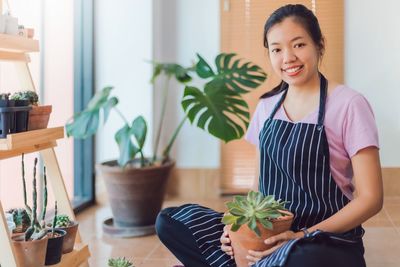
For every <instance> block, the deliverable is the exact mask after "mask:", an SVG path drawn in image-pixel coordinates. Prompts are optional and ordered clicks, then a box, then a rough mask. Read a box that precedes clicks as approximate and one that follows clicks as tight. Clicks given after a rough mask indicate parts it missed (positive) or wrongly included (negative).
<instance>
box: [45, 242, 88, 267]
mask: <svg viewBox="0 0 400 267" xmlns="http://www.w3.org/2000/svg"><path fill="white" fill-rule="evenodd" d="M89 257H90V252H89V247H88V245H81V244H75V248H74V250H73V251H72V252H70V253H67V254H64V255H63V256H62V258H61V262H60V263H58V264H55V265H49V266H54V267H71V266H79V265H80V264H82V263H84V262H86V261H87V259H88V258H89ZM46 266H47V265H46Z"/></svg>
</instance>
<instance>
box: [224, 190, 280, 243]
mask: <svg viewBox="0 0 400 267" xmlns="http://www.w3.org/2000/svg"><path fill="white" fill-rule="evenodd" d="M285 204H286V202H282V201H281V200H275V199H274V196H272V195H270V196H265V197H264V196H263V194H262V193H261V192H254V191H250V192H249V193H248V194H247V196H235V197H234V198H233V201H231V202H228V203H226V206H227V207H228V212H227V213H226V214H225V215H224V217H223V218H222V222H223V223H224V224H226V225H232V227H231V230H232V231H234V232H235V231H237V230H238V229H239V228H240V227H241V226H242V225H244V224H247V226H248V227H249V228H250V229H251V230H253V231H254V232H255V233H256V234H257V236H261V232H260V229H259V228H258V226H257V222H259V223H260V224H261V225H262V226H263V227H264V228H267V229H272V227H273V225H272V222H271V221H272V220H273V219H276V218H278V217H281V216H282V215H285V214H284V213H282V211H285V210H286V208H285Z"/></svg>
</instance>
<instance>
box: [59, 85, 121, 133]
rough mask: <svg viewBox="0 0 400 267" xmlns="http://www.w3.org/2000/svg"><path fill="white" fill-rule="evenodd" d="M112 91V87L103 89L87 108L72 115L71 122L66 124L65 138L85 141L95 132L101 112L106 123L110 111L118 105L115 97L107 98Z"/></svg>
mask: <svg viewBox="0 0 400 267" xmlns="http://www.w3.org/2000/svg"><path fill="white" fill-rule="evenodd" d="M112 89H113V87H105V88H103V89H102V90H101V91H99V92H97V93H96V94H95V95H94V96H93V98H92V99H91V100H90V101H89V103H88V105H87V108H86V109H84V110H83V111H82V112H80V113H77V114H75V115H74V117H73V121H72V122H68V123H67V124H66V131H67V136H73V137H75V138H81V139H85V138H88V137H89V136H92V135H93V134H95V133H96V132H97V130H98V128H99V119H100V112H101V110H102V111H103V116H104V122H106V120H107V118H108V114H109V112H110V110H111V109H112V108H113V107H114V106H115V105H117V104H118V99H117V98H116V97H112V98H109V96H110V92H111V90H112Z"/></svg>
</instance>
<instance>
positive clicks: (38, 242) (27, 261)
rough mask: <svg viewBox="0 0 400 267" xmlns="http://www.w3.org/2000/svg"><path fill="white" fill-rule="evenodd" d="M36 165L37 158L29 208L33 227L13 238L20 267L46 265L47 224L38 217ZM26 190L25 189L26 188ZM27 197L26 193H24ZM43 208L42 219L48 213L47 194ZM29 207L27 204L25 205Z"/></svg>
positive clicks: (35, 163)
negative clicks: (40, 221)
mask: <svg viewBox="0 0 400 267" xmlns="http://www.w3.org/2000/svg"><path fill="white" fill-rule="evenodd" d="M36 165H37V158H35V162H34V169H33V187H32V209H31V208H30V207H29V210H30V211H29V212H28V214H30V219H31V225H30V227H29V228H28V229H27V230H26V231H25V233H24V234H20V235H14V236H13V237H12V241H13V246H14V251H15V254H16V259H17V262H18V266H24V267H31V266H43V265H44V264H45V256H46V249H47V243H48V239H47V229H46V227H45V224H44V223H43V222H42V223H39V218H38V215H37V189H36ZM24 189H25V187H24ZM24 195H25V196H26V192H25V191H24ZM43 203H44V204H43V207H42V218H43V217H44V216H45V213H46V205H47V194H46V195H45V198H44V201H43ZM25 204H26V205H27V203H25Z"/></svg>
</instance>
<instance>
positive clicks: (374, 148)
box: [157, 5, 383, 267]
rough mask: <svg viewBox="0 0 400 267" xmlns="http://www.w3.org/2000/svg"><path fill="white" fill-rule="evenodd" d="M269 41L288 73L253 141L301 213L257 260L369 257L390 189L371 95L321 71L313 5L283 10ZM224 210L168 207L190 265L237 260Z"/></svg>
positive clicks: (265, 102) (274, 58) (267, 182)
mask: <svg viewBox="0 0 400 267" xmlns="http://www.w3.org/2000/svg"><path fill="white" fill-rule="evenodd" d="M264 45H265V47H266V48H267V49H268V51H269V57H270V61H271V65H272V68H273V70H274V72H275V74H276V75H277V76H278V77H279V78H280V79H281V80H282V82H281V83H280V85H279V86H277V87H276V88H275V89H273V90H272V91H271V92H269V93H267V94H265V95H263V96H262V98H261V99H260V101H259V104H258V105H257V109H256V111H255V113H254V116H253V119H252V121H251V123H250V126H249V129H248V132H247V135H246V140H248V141H249V142H250V143H253V144H255V145H256V146H257V147H258V149H259V151H260V166H259V167H260V168H259V170H260V176H259V179H258V180H256V181H255V184H258V190H259V191H260V192H261V193H262V194H263V195H274V196H275V198H276V199H281V200H283V201H285V203H286V204H285V208H286V209H288V210H289V211H290V212H292V213H293V214H294V220H293V224H292V226H291V229H290V230H288V231H285V232H283V233H281V234H278V235H275V236H272V237H270V238H268V239H266V240H264V242H265V243H266V244H268V245H271V246H272V248H270V249H268V250H265V251H249V252H248V255H247V259H248V265H254V266H288V267H292V266H311V267H313V266H315V267H316V266H332V267H333V266H346V267H347V266H348V267H350V266H351V267H361V266H365V260H364V257H363V254H364V248H363V242H362V236H363V234H364V230H363V228H362V227H361V223H363V222H364V221H366V220H367V219H368V218H370V217H372V216H373V215H375V214H376V213H377V212H378V211H379V210H380V209H381V208H382V198H383V192H382V179H381V173H380V163H379V153H378V148H379V144H378V136H377V128H376V125H375V121H374V117H373V112H372V110H371V108H370V106H369V104H368V102H367V101H366V99H365V98H364V97H363V96H362V95H361V94H359V93H358V92H356V91H354V90H352V89H350V88H348V87H346V86H344V85H339V84H338V83H336V82H331V81H330V82H329V83H328V80H327V79H326V78H325V77H324V75H323V74H322V73H320V71H319V62H320V60H321V58H322V55H323V53H324V48H325V47H324V39H323V37H322V33H321V30H320V26H319V23H318V20H317V18H316V17H315V15H314V14H313V13H312V11H310V10H309V9H307V8H306V7H305V6H303V5H286V6H283V7H281V8H279V9H277V10H276V11H274V12H273V13H272V15H271V16H270V17H269V18H268V20H267V22H266V24H265V28H264ZM283 107H284V108H285V110H286V115H287V118H288V119H285V118H282V114H284V109H283ZM315 109H317V110H318V112H313V113H310V112H311V111H313V110H315ZM308 113H310V114H309V115H308ZM290 118H291V119H290ZM333 170H335V172H334V171H333ZM353 174H354V175H353ZM353 176H354V177H353ZM353 179H354V182H355V183H354V184H355V185H356V186H357V191H358V194H357V196H356V197H354V196H353V194H352V193H353V191H354V189H355V188H354V186H353V183H352V180H353ZM221 217H222V214H221V213H218V212H216V211H213V210H211V209H209V208H205V207H201V206H199V205H193V204H188V205H184V206H181V207H173V208H167V209H165V210H163V211H162V212H161V213H160V214H159V216H158V219H157V233H158V235H159V237H160V239H161V241H162V242H163V243H164V244H165V245H166V246H167V247H168V248H169V249H170V250H171V252H172V253H174V254H175V256H176V257H177V258H178V259H179V260H180V261H181V262H182V263H183V264H184V265H187V266H231V265H233V264H234V262H233V259H232V256H235V251H234V250H233V249H232V247H231V244H230V242H231V240H230V239H229V236H228V233H227V231H226V230H225V229H224V227H223V225H222V224H221V223H220V222H221ZM237 220H238V221H239V220H242V218H238V219H237ZM249 227H250V226H249ZM218 236H219V238H218ZM221 243H222V245H220V244H221ZM182 244H184V245H182ZM224 253H225V254H224ZM239 267H241V266H239Z"/></svg>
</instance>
